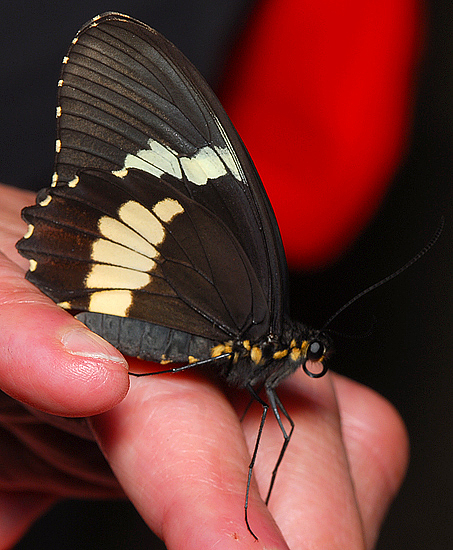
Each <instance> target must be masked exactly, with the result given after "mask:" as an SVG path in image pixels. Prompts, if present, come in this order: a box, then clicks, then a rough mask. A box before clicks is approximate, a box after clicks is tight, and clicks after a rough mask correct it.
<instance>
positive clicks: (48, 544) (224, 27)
mask: <svg viewBox="0 0 453 550" xmlns="http://www.w3.org/2000/svg"><path fill="white" fill-rule="evenodd" d="M250 3H251V2H245V1H243V0H234V1H232V0H228V1H226V0H225V1H219V2H212V1H211V0H185V1H180V0H166V1H165V0H155V1H154V2H147V1H141V2H139V1H135V2H134V1H127V2H112V1H93V0H92V1H79V2H77V3H70V2H66V1H60V2H59V3H57V2H54V1H50V0H44V1H41V2H36V3H30V2H25V1H23V0H16V1H14V2H12V1H11V2H10V1H7V2H3V3H2V17H1V18H0V69H1V72H0V74H1V75H2V76H1V79H0V97H1V98H2V106H1V107H0V116H1V120H0V122H1V126H0V128H1V135H0V140H1V142H0V181H3V182H4V183H9V184H13V185H17V186H22V187H27V188H32V189H38V188H40V187H43V186H47V185H48V183H49V181H50V176H51V173H52V162H53V146H54V139H55V130H54V124H55V121H54V109H55V94H56V92H55V90H56V82H57V80H58V74H59V70H60V62H61V58H62V57H63V55H64V54H65V53H66V50H67V47H68V45H69V43H70V41H71V39H72V37H73V35H74V34H75V32H76V31H77V30H78V28H79V27H80V26H81V25H82V24H83V23H84V22H85V21H87V20H88V19H90V18H91V17H92V16H94V15H95V14H97V13H101V12H103V11H106V10H118V11H122V12H125V13H128V14H129V15H132V16H134V17H136V18H138V19H141V20H143V21H145V22H147V23H149V24H151V25H152V26H154V27H155V28H157V29H158V30H160V31H161V32H162V33H164V34H165V35H166V36H167V37H168V38H169V39H170V40H172V41H173V42H175V43H176V44H177V45H178V46H179V47H180V48H181V49H182V50H183V51H184V52H185V53H186V55H188V57H189V58H190V59H191V60H192V61H193V62H194V63H195V64H196V65H197V66H198V67H199V68H200V69H201V70H202V72H203V73H204V74H205V75H206V76H207V77H208V78H209V79H210V80H211V82H213V83H216V81H217V79H218V78H219V74H220V73H221V67H222V65H221V63H219V59H222V58H223V57H224V55H225V54H226V53H227V52H228V48H229V45H230V41H231V38H232V36H234V34H235V32H237V31H238V30H240V27H241V24H242V23H243V22H244V17H245V13H246V12H247V7H248V5H249V4H250ZM449 7H450V2H449V1H448V0H443V1H440V0H437V1H435V2H434V1H433V2H430V3H428V6H427V11H428V14H427V18H428V39H427V44H426V52H425V56H424V60H423V64H422V68H421V73H420V80H419V87H418V99H417V104H416V113H415V122H414V125H413V131H412V137H411V143H410V147H409V152H408V154H407V157H406V158H405V159H404V161H403V162H402V164H401V167H400V170H399V172H398V174H397V175H396V176H395V180H394V182H393V185H392V187H391V190H390V192H389V194H388V196H387V197H386V199H385V201H384V203H383V205H382V208H381V209H380V211H379V213H378V215H377V216H376V217H375V219H374V220H373V221H372V222H371V223H370V225H369V227H368V228H367V229H366V230H365V231H364V233H363V234H362V235H361V236H360V237H359V238H358V239H357V241H356V243H355V244H354V246H353V247H352V249H351V250H350V251H349V252H348V253H346V254H345V255H344V256H343V257H342V258H341V259H340V260H339V261H338V262H337V263H336V264H335V265H334V266H332V267H330V268H329V269H326V270H324V271H323V272H321V273H316V274H309V275H306V274H305V275H304V274H293V275H292V277H291V286H292V295H291V299H292V310H293V314H294V316H295V317H299V318H300V319H303V320H304V321H305V322H307V323H309V324H310V325H313V326H321V325H322V324H323V323H324V322H325V320H326V319H327V318H328V317H329V316H330V314H331V313H332V312H333V311H335V310H336V309H337V308H338V307H339V306H341V305H342V304H343V303H344V302H345V301H347V300H348V299H349V298H350V297H351V296H353V295H354V294H356V293H357V292H359V291H360V290H362V289H363V288H365V287H367V286H368V285H369V284H371V283H373V282H375V281H376V280H378V279H380V278H381V277H383V276H385V275H387V274H388V273H390V272H392V271H393V270H395V269H396V268H398V267H399V266H400V265H402V264H403V263H405V261H406V260H407V259H408V258H410V257H411V256H413V255H415V254H416V253H417V252H418V251H419V250H420V249H421V248H422V247H423V245H424V244H425V243H426V242H427V241H428V240H429V239H430V237H431V235H432V234H433V233H434V231H435V229H436V227H437V225H438V223H439V221H440V217H441V215H443V216H445V221H446V225H445V229H444V232H443V234H442V236H441V238H440V240H439V242H438V244H437V245H436V246H435V247H434V249H433V250H431V251H430V252H429V254H428V255H427V256H425V258H424V259H423V260H421V261H420V262H418V263H417V264H416V265H415V266H414V267H412V268H411V269H410V270H408V271H406V272H405V273H404V274H403V275H401V276H400V277H398V278H397V279H395V280H394V281H392V282H391V283H389V284H388V285H385V286H384V287H382V288H380V289H379V290H377V291H376V292H374V293H372V294H370V295H369V296H367V297H366V298H364V299H363V300H361V301H360V302H359V303H357V304H356V305H355V306H354V307H353V308H351V310H349V311H348V312H347V313H345V314H344V315H342V316H341V317H340V318H338V319H337V320H336V321H335V324H334V327H332V328H336V329H338V330H341V331H342V332H349V333H351V334H355V333H360V332H363V331H364V330H366V329H367V328H368V327H369V326H370V323H371V322H372V317H373V316H374V317H375V318H376V319H377V324H376V327H375V329H374V331H373V334H372V335H371V336H369V337H367V338H362V339H343V338H336V346H335V347H336V350H337V353H336V356H335V358H334V360H333V362H334V365H333V368H334V369H335V370H337V371H339V372H342V373H344V374H347V375H348V376H352V377H353V378H355V379H357V380H360V381H361V382H363V383H365V384H367V385H370V386H371V387H373V388H374V389H376V390H377V391H379V392H380V393H382V394H383V395H385V396H386V397H387V398H389V399H390V401H392V402H393V403H394V404H395V405H396V407H397V408H398V410H399V411H400V412H401V414H402V416H403V418H404V419H405V421H406V423H407V426H408V429H409V432H410V438H411V443H412V459H411V466H410V469H409V473H408V476H407V479H406V481H405V484H404V486H403V489H402V491H401V493H400V495H399V496H398V498H397V500H396V502H395V504H394V505H393V507H392V509H391V511H390V514H389V517H388V519H387V521H386V523H385V525H384V528H383V531H382V534H381V539H380V542H379V544H378V549H379V550H386V549H390V548H392V549H393V550H399V549H401V550H402V549H406V548H411V550H417V549H420V550H421V549H423V550H424V549H426V548H431V549H433V550H441V549H447V548H450V547H451V540H453V527H452V524H453V522H452V517H453V502H452V494H453V491H452V489H453V488H452V481H453V476H452V473H451V471H452V465H453V453H452V443H453V439H452V430H453V423H452V420H453V419H452V413H451V410H452V397H453V395H452V363H453V339H452V337H451V325H452V320H453V303H452V302H453V282H452V277H451V273H452V263H453V261H452V259H453V256H452V244H451V243H452V238H453V208H452V199H453V196H452V195H453V192H452V191H453V189H452V181H451V175H452V171H451V153H452V143H453V140H452V127H453V125H452V97H453V90H452V49H451V46H452V42H451V35H452V28H451V24H450V21H452V13H451V10H450V9H449ZM258 168H259V167H258ZM151 540H152V539H151V536H150V534H149V530H148V529H147V527H146V526H145V525H144V524H143V522H142V521H141V520H140V518H139V517H138V516H137V514H136V513H135V511H134V510H133V508H132V507H131V506H130V505H127V504H124V503H120V502H109V503H106V502H102V503H99V502H88V503H85V502H84V503H83V504H82V505H81V504H80V503H79V502H65V503H63V504H62V505H60V506H58V507H57V508H56V509H55V510H53V511H52V512H51V513H49V514H48V515H47V516H46V517H45V518H43V519H42V520H41V521H39V522H38V523H37V524H36V525H35V526H34V527H33V528H32V529H31V531H30V533H29V534H28V535H27V536H26V537H25V538H24V539H23V540H22V542H21V543H20V544H19V545H17V547H16V548H17V550H26V549H27V550H28V549H34V550H35V549H37V550H39V549H40V548H45V549H46V550H53V549H55V550H56V549H58V550H60V549H74V550H75V549H83V548H90V549H92V550H96V549H98V548H99V549H101V548H102V549H103V550H109V549H116V548H128V547H133V548H136V549H138V550H140V549H141V548H151V547H153V546H152V542H151ZM156 544H158V543H156ZM156 548H158V546H156Z"/></svg>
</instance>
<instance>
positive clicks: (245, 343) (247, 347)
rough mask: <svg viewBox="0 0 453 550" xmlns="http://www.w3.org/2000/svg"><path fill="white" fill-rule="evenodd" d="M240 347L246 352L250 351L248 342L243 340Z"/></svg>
mask: <svg viewBox="0 0 453 550" xmlns="http://www.w3.org/2000/svg"><path fill="white" fill-rule="evenodd" d="M242 345H243V346H244V348H245V349H246V350H247V351H250V349H251V345H250V340H244V341H243V342H242Z"/></svg>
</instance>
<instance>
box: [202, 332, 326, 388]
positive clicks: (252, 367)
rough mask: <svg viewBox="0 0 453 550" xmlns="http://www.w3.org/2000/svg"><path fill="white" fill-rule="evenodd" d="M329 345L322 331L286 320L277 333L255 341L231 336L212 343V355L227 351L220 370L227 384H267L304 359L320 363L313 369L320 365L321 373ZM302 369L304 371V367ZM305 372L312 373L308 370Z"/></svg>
mask: <svg viewBox="0 0 453 550" xmlns="http://www.w3.org/2000/svg"><path fill="white" fill-rule="evenodd" d="M328 349H329V342H328V340H327V338H326V337H325V336H324V335H322V334H320V333H319V332H318V331H314V330H310V329H307V327H306V326H305V325H302V324H300V323H293V322H291V321H288V322H287V323H286V324H285V329H284V331H283V332H282V334H281V336H280V337H274V336H269V337H265V338H261V339H259V340H256V341H251V340H249V339H238V340H235V341H232V340H230V341H227V342H224V343H221V344H218V345H216V346H214V347H213V348H212V349H211V357H213V358H214V357H218V356H220V355H223V354H225V353H228V354H230V359H229V361H228V362H227V363H226V364H225V366H224V367H223V370H222V372H221V375H222V377H224V378H225V380H226V381H227V382H228V383H229V384H230V385H233V386H238V387H244V386H247V385H251V386H255V385H257V384H261V383H264V384H265V385H266V386H267V387H276V386H277V385H278V384H279V383H280V381H281V380H282V379H283V378H286V377H287V376H289V375H290V374H292V373H293V372H295V371H296V370H297V369H298V368H300V367H301V366H304V365H306V364H307V361H311V362H312V363H319V364H320V365H319V366H318V367H315V370H316V368H317V369H319V368H320V369H321V371H322V372H323V373H324V372H325V367H324V365H323V361H324V360H325V358H326V355H327V353H328ZM304 370H305V372H307V370H306V369H305V367H304ZM307 374H309V375H310V376H313V374H312V373H311V371H309V372H307ZM314 376H315V377H317V376H318V374H317V373H315V374H314Z"/></svg>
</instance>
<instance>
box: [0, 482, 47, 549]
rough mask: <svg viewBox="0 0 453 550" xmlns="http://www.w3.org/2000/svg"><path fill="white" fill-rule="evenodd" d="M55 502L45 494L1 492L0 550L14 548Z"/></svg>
mask: <svg viewBox="0 0 453 550" xmlns="http://www.w3.org/2000/svg"><path fill="white" fill-rule="evenodd" d="M54 502H55V498H54V497H51V496H48V495H45V494H39V493H4V492H0V550H8V549H10V548H12V547H13V545H14V544H15V543H16V542H18V541H19V540H20V539H21V538H22V536H23V535H24V533H25V532H26V531H27V529H28V528H29V527H30V526H31V525H32V524H33V523H34V522H35V521H36V520H37V519H38V518H39V517H40V516H41V515H42V514H44V512H46V510H48V508H50V506H52V504H54Z"/></svg>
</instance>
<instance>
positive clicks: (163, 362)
mask: <svg viewBox="0 0 453 550" xmlns="http://www.w3.org/2000/svg"><path fill="white" fill-rule="evenodd" d="M168 363H171V360H170V359H167V358H166V356H165V353H163V354H162V357H161V360H160V364H161V365H168Z"/></svg>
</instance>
